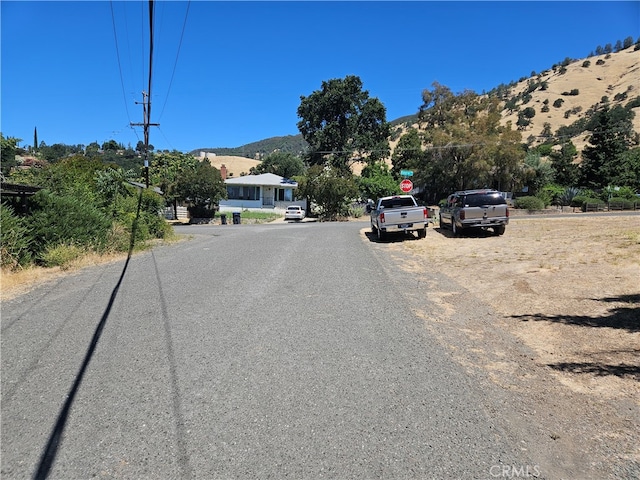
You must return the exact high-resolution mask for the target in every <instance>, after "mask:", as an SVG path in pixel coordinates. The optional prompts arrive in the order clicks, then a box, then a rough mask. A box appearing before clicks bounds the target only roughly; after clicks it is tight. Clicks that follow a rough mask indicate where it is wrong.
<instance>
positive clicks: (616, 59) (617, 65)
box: [502, 47, 640, 152]
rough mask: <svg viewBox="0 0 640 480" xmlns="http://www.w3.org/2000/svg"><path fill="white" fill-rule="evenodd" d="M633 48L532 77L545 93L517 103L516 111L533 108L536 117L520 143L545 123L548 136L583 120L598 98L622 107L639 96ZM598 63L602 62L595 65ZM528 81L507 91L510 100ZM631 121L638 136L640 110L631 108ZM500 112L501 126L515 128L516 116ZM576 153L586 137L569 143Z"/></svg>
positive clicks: (638, 57) (638, 62)
mask: <svg viewBox="0 0 640 480" xmlns="http://www.w3.org/2000/svg"><path fill="white" fill-rule="evenodd" d="M633 48H634V47H631V48H627V49H625V50H622V51H620V52H618V53H611V54H608V55H600V56H594V57H589V58H585V59H582V60H576V61H575V62H573V63H571V64H570V65H568V66H567V67H566V72H565V73H562V74H561V73H560V68H559V67H556V68H555V69H554V70H547V71H545V72H543V73H541V74H539V75H538V76H537V77H532V79H533V80H536V81H540V82H543V81H546V82H547V84H548V88H547V90H541V89H537V90H535V91H534V92H532V93H531V97H532V98H531V100H530V101H529V102H528V103H527V104H524V105H523V104H522V102H519V103H518V106H519V107H520V109H524V108H526V107H533V108H534V109H535V111H536V115H535V116H534V117H533V118H532V119H531V124H530V125H529V126H528V127H527V128H526V129H525V130H524V131H523V132H522V136H523V140H525V141H527V140H528V138H529V137H530V136H536V137H537V136H539V135H540V134H541V133H542V130H543V126H544V124H545V123H549V124H550V126H551V132H552V133H554V134H555V133H556V131H557V130H558V128H560V127H562V126H568V125H571V124H572V123H573V122H575V121H576V120H577V119H579V118H582V117H584V116H585V115H586V114H587V112H588V111H589V110H590V109H592V108H593V107H595V106H598V105H601V100H602V97H608V99H609V104H610V105H611V106H615V105H622V106H624V105H626V104H627V103H628V102H629V101H630V100H631V99H633V98H635V97H637V96H639V95H640V50H636V51H634V50H633ZM585 61H589V62H590V65H589V66H588V67H583V66H582V65H583V64H584V62H585ZM598 61H602V62H604V63H603V64H601V65H598ZM528 81H529V79H527V80H524V81H521V82H518V83H517V85H515V86H514V87H513V88H512V90H511V96H516V95H518V94H520V93H522V92H524V91H525V89H526V88H527V84H528ZM574 89H577V90H578V91H579V94H578V95H575V96H572V95H562V93H563V92H570V91H571V90H574ZM625 93H626V95H627V98H626V99H625V100H619V101H615V100H614V97H615V96H616V95H618V94H620V95H622V94H625ZM559 98H561V99H563V100H564V102H563V104H562V106H561V107H559V108H556V107H554V106H553V102H555V101H556V100H557V99H559ZM545 100H548V101H549V111H548V112H542V111H541V109H542V107H543V105H544V104H543V102H544V101H545ZM578 109H580V112H579V113H572V114H570V115H569V117H568V118H565V112H567V111H575V110H578ZM633 110H634V111H635V114H636V116H635V119H634V129H635V131H636V132H640V108H634V109H633ZM507 113H508V112H507V111H504V112H503V118H502V123H503V124H506V123H507V122H511V123H512V125H513V127H514V128H516V127H515V125H516V122H517V120H518V112H517V111H514V112H513V113H511V114H507ZM541 141H542V139H540V138H537V139H536V140H535V141H534V144H536V143H540V142H541ZM573 143H574V144H575V145H576V147H577V149H578V151H579V152H580V151H582V149H583V148H584V146H585V145H586V136H584V135H583V136H581V137H579V138H575V139H573Z"/></svg>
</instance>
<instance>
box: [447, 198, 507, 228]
mask: <svg viewBox="0 0 640 480" xmlns="http://www.w3.org/2000/svg"><path fill="white" fill-rule="evenodd" d="M508 223H509V208H508V207H507V201H506V200H505V198H504V197H503V196H502V195H501V194H500V192H498V191H496V190H463V191H460V192H455V193H452V194H451V195H449V196H448V197H447V200H446V201H445V202H443V203H442V204H441V205H440V228H445V226H448V227H451V230H452V231H453V234H454V235H458V234H459V233H461V232H462V231H463V230H467V229H470V228H492V229H493V231H494V233H495V234H496V235H502V234H504V231H505V228H506V226H507V224H508Z"/></svg>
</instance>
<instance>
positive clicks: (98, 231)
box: [30, 190, 111, 256]
mask: <svg viewBox="0 0 640 480" xmlns="http://www.w3.org/2000/svg"><path fill="white" fill-rule="evenodd" d="M30 223H31V226H32V238H33V242H34V253H35V254H36V256H38V255H39V254H40V253H42V252H44V251H45V249H46V248H47V247H48V246H50V245H61V244H67V245H71V244H73V245H76V246H79V247H91V248H93V249H95V250H97V251H99V250H101V249H102V248H103V247H104V245H105V242H106V238H107V234H108V232H109V229H110V228H111V221H110V220H109V219H108V218H107V217H106V215H104V214H103V213H102V212H101V211H100V210H99V209H98V208H97V207H96V206H94V205H92V204H90V203H86V202H83V201H82V200H80V199H78V198H76V197H73V196H64V195H62V196H59V195H53V194H51V193H49V192H48V191H46V190H42V191H40V192H38V193H37V194H36V195H35V196H34V213H33V215H32V216H31V218H30Z"/></svg>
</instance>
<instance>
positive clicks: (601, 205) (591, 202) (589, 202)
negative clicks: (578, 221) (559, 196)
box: [571, 196, 605, 212]
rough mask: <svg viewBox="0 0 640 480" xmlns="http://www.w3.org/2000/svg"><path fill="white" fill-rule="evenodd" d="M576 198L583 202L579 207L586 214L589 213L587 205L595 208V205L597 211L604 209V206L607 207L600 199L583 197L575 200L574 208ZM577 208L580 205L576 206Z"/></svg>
mask: <svg viewBox="0 0 640 480" xmlns="http://www.w3.org/2000/svg"><path fill="white" fill-rule="evenodd" d="M576 198H579V199H580V200H581V201H582V203H581V204H580V205H579V207H580V209H581V210H582V211H583V212H586V211H587V205H589V206H593V205H595V206H596V208H597V209H601V208H604V206H605V202H603V201H602V200H600V199H599V198H595V197H583V196H580V197H575V198H574V199H573V200H574V201H573V202H571V203H572V206H573V203H574V202H575V201H576ZM576 206H578V205H576Z"/></svg>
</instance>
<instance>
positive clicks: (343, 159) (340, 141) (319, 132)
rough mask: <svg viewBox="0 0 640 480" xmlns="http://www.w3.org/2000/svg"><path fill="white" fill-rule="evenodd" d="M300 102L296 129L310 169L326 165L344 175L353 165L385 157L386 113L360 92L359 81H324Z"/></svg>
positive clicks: (379, 105) (388, 127) (386, 144)
mask: <svg viewBox="0 0 640 480" xmlns="http://www.w3.org/2000/svg"><path fill="white" fill-rule="evenodd" d="M300 100H301V101H300V106H299V107H298V117H299V118H300V119H301V120H300V121H299V122H298V129H299V130H300V133H301V134H302V136H303V138H304V139H305V141H306V142H307V143H308V144H309V150H308V153H307V161H308V163H309V164H310V165H330V166H332V167H334V168H336V169H337V170H338V171H340V172H343V173H346V172H349V171H350V166H351V164H352V163H354V162H358V161H362V162H375V161H377V160H380V159H382V158H385V157H387V156H388V155H389V151H390V150H389V140H388V139H389V135H390V133H391V130H390V126H389V124H388V123H387V120H386V109H385V107H384V105H383V104H382V102H380V100H378V99H377V98H371V97H369V92H368V91H366V90H362V81H361V80H360V78H359V77H357V76H354V75H349V76H347V77H345V78H344V79H332V80H328V81H324V82H322V86H321V89H320V90H316V91H314V92H313V93H312V94H311V95H309V96H306V97H305V96H301V97H300Z"/></svg>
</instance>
